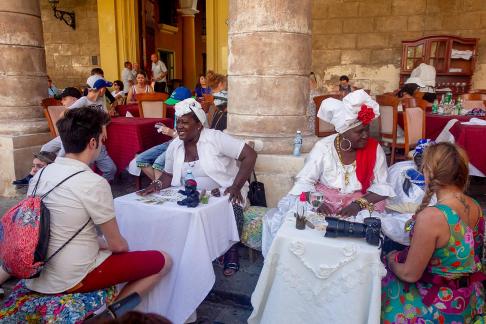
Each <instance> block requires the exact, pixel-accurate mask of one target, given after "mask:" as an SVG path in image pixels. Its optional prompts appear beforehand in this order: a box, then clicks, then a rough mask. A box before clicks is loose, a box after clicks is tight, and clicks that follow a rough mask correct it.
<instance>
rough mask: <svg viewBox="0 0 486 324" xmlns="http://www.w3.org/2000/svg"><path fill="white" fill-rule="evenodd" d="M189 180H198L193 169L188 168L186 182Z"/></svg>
mask: <svg viewBox="0 0 486 324" xmlns="http://www.w3.org/2000/svg"><path fill="white" fill-rule="evenodd" d="M187 180H196V179H195V178H194V175H193V174H192V170H191V169H189V170H187V172H186V176H185V177H184V184H186V181H187Z"/></svg>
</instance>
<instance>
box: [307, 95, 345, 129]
mask: <svg viewBox="0 0 486 324" xmlns="http://www.w3.org/2000/svg"><path fill="white" fill-rule="evenodd" d="M327 98H334V99H338V100H341V99H342V96H341V95H339V94H331V95H323V96H316V97H314V98H313V99H312V100H314V104H315V105H316V121H315V125H316V126H315V132H316V136H317V137H326V136H329V135H332V134H334V133H336V130H335V129H334V125H332V124H330V123H328V122H325V121H323V120H321V119H320V118H319V117H317V112H318V111H319V107H321V103H322V101H323V100H324V99H327Z"/></svg>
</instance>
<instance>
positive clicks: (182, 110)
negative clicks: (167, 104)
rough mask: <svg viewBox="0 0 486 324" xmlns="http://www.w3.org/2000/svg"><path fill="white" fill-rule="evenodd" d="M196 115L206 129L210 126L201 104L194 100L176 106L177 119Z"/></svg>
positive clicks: (181, 102)
mask: <svg viewBox="0 0 486 324" xmlns="http://www.w3.org/2000/svg"><path fill="white" fill-rule="evenodd" d="M191 112H193V113H195V114H196V117H197V119H199V121H200V122H201V124H203V126H204V127H209V126H208V119H207V118H206V113H205V112H204V110H203V109H202V107H201V104H200V103H199V102H197V101H196V99H194V98H188V99H184V100H182V101H179V102H178V103H176V104H175V115H176V117H181V116H183V115H186V114H189V113H191Z"/></svg>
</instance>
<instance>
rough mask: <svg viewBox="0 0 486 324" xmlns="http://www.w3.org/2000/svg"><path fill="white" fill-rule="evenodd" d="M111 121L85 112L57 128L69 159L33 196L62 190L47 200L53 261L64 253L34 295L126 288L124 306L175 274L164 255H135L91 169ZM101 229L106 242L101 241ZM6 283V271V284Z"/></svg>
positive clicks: (37, 282)
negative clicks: (169, 275) (168, 275)
mask: <svg viewBox="0 0 486 324" xmlns="http://www.w3.org/2000/svg"><path fill="white" fill-rule="evenodd" d="M108 121H109V116H108V115H107V114H106V113H105V112H103V111H99V110H95V109H90V108H79V109H74V110H69V111H68V112H67V113H66V115H65V116H64V118H62V119H60V120H59V121H58V122H57V127H58V129H59V134H60V136H61V139H62V143H63V146H64V148H65V150H66V156H65V157H58V158H57V159H56V160H55V162H54V163H53V164H51V165H49V166H48V167H46V168H44V169H43V170H42V171H41V172H38V173H37V174H36V176H35V177H34V178H33V179H32V183H31V185H30V187H29V191H28V194H29V195H30V194H32V193H33V190H34V187H35V188H36V194H37V195H43V194H45V193H47V192H48V191H50V190H51V189H52V188H54V187H55V186H57V185H58V184H60V185H59V186H57V187H56V188H55V189H54V190H53V191H52V192H50V193H49V195H48V196H46V197H45V198H44V199H43V202H44V204H45V206H46V207H47V208H48V209H49V211H50V240H49V248H48V251H49V252H48V255H53V254H54V252H55V251H57V250H59V251H58V252H59V253H57V254H56V255H55V256H54V257H52V259H51V260H50V261H49V262H48V263H46V265H45V267H44V269H43V270H42V271H41V273H40V276H39V277H38V278H33V279H27V280H25V283H26V286H27V288H28V289H30V290H31V291H35V292H38V293H41V294H58V293H73V294H74V293H85V292H91V291H95V290H100V289H104V288H108V287H111V286H114V285H117V284H121V283H125V282H126V283H127V284H126V285H125V286H124V287H123V288H122V290H121V291H120V293H119V294H118V296H117V300H118V299H122V298H124V297H127V296H128V295H130V294H131V293H134V292H135V293H138V294H139V295H141V296H143V295H144V294H146V293H147V292H148V291H150V290H151V289H152V288H153V287H154V286H155V285H156V284H157V283H158V281H159V280H160V279H161V278H162V276H164V275H165V274H166V273H167V272H168V270H169V269H170V266H171V259H170V257H169V256H168V255H167V254H165V253H164V252H160V251H131V252H129V247H128V243H127V241H126V240H125V239H124V238H123V236H122V235H121V234H120V232H119V230H118V225H117V221H116V218H115V211H114V209H113V196H112V193H111V189H110V186H109V184H108V182H107V181H106V180H105V179H103V178H102V177H100V176H99V175H97V174H96V173H94V172H93V171H92V170H91V169H90V167H89V164H90V163H91V162H92V161H94V160H95V159H96V157H97V156H98V155H99V154H100V150H101V141H102V139H103V126H104V125H106V124H107V123H108ZM80 171H81V172H80ZM74 174H75V175H74ZM72 175H74V176H73V178H72V179H68V180H67V181H65V182H63V183H61V182H62V181H63V180H65V179H66V178H68V177H70V176H72ZM96 227H98V228H99V230H100V231H101V233H102V237H97V230H96ZM78 231H79V233H78V234H77V235H74V234H75V233H76V232H78ZM71 238H72V240H70V241H69V239H71ZM66 242H67V244H65V243H66ZM5 279H6V276H5V271H4V270H3V269H1V268H0V280H1V281H4V280H5ZM1 281H0V283H1ZM73 296H74V295H73Z"/></svg>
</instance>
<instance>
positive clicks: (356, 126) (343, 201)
mask: <svg viewBox="0 0 486 324" xmlns="http://www.w3.org/2000/svg"><path fill="white" fill-rule="evenodd" d="M378 116H379V105H378V104H377V103H376V102H375V101H374V100H373V99H372V98H371V97H370V96H369V95H368V94H367V93H366V92H365V91H364V90H357V91H354V92H351V93H350V94H348V95H347V96H346V97H344V98H343V100H342V101H340V100H337V99H334V98H328V99H325V100H324V101H323V102H322V104H321V107H320V108H319V112H318V114H317V117H318V118H321V119H322V120H324V121H326V122H328V123H331V124H333V125H334V127H335V129H336V131H337V134H334V135H330V136H328V137H326V138H324V139H322V140H320V141H318V142H317V143H316V144H315V145H314V148H313V149H312V151H311V152H310V154H309V156H308V157H307V159H306V162H305V165H304V168H303V169H302V170H301V171H300V172H299V174H298V175H297V177H296V182H295V184H294V186H293V188H292V189H291V190H290V192H289V194H288V195H287V196H285V197H284V198H283V199H282V200H281V201H280V202H279V212H277V213H276V214H274V215H273V216H272V218H271V219H269V218H266V219H265V225H264V227H265V228H264V235H263V236H264V237H263V245H264V250H265V248H268V247H269V246H270V242H271V240H272V238H273V236H274V235H275V233H276V232H277V230H278V228H279V227H280V225H281V223H282V220H283V217H284V215H285V213H286V212H287V211H288V210H289V209H291V208H293V206H294V205H295V202H296V201H297V197H298V196H299V195H300V194H301V193H302V192H305V193H310V192H321V193H322V194H323V202H322V204H321V205H320V207H319V208H318V211H319V212H321V213H324V214H337V215H341V216H343V217H349V216H355V215H356V214H358V213H359V212H360V211H361V210H362V209H369V210H371V209H376V210H379V211H380V210H383V209H384V200H385V199H386V198H387V197H393V196H395V193H394V191H393V188H392V187H391V186H390V185H389V184H388V183H387V174H388V173H387V163H386V156H385V153H384V152H383V149H382V148H381V146H380V145H379V144H378V142H377V141H376V140H374V139H372V138H370V136H369V133H370V123H371V121H372V120H373V119H374V118H376V117H378ZM264 254H265V251H264Z"/></svg>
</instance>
